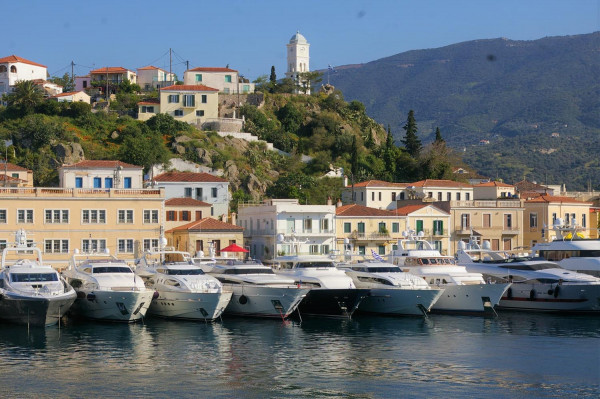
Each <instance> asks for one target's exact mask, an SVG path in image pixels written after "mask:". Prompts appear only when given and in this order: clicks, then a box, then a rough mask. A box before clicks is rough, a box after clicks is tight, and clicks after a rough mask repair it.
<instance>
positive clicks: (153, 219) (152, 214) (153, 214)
mask: <svg viewBox="0 0 600 399" xmlns="http://www.w3.org/2000/svg"><path fill="white" fill-rule="evenodd" d="M144 223H158V209H145V210H144Z"/></svg>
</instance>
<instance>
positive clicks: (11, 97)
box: [6, 80, 44, 114]
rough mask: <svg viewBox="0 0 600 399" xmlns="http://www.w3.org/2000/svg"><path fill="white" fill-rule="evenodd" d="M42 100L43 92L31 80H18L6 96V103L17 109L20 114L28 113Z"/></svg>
mask: <svg viewBox="0 0 600 399" xmlns="http://www.w3.org/2000/svg"><path fill="white" fill-rule="evenodd" d="M43 100H44V92H43V91H42V89H40V87H39V86H38V85H36V84H35V83H34V82H33V81H32V80H19V81H18V82H16V83H15V87H14V89H13V91H12V93H9V94H8V95H7V96H6V103H7V105H8V106H9V107H12V108H15V109H19V110H20V111H21V112H22V114H28V113H30V112H31V111H33V109H34V108H35V107H36V105H38V104H40V103H41V102H42V101H43Z"/></svg>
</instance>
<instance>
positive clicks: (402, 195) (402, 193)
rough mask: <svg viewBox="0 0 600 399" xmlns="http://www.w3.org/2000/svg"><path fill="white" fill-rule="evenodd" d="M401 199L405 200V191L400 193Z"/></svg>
mask: <svg viewBox="0 0 600 399" xmlns="http://www.w3.org/2000/svg"><path fill="white" fill-rule="evenodd" d="M400 199H401V200H404V191H403V192H401V193H400Z"/></svg>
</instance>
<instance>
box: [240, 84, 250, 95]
mask: <svg viewBox="0 0 600 399" xmlns="http://www.w3.org/2000/svg"><path fill="white" fill-rule="evenodd" d="M242 91H243V92H244V93H248V92H249V91H250V85H244V86H242Z"/></svg>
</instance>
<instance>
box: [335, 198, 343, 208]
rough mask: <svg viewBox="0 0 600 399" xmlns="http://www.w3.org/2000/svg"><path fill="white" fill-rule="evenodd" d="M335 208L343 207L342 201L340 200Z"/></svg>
mask: <svg viewBox="0 0 600 399" xmlns="http://www.w3.org/2000/svg"><path fill="white" fill-rule="evenodd" d="M335 206H336V207H337V208H339V207H340V206H342V200H341V199H339V198H338V200H337V203H336V204H335Z"/></svg>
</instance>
